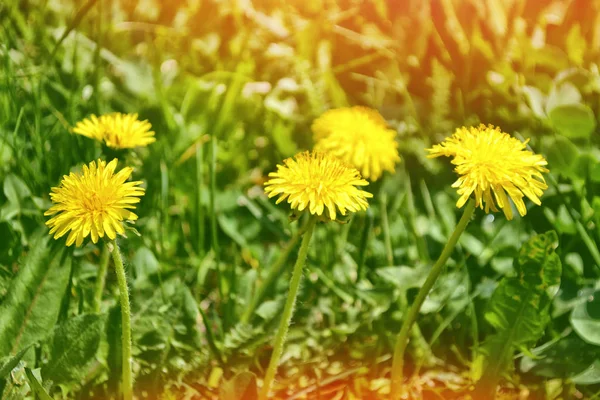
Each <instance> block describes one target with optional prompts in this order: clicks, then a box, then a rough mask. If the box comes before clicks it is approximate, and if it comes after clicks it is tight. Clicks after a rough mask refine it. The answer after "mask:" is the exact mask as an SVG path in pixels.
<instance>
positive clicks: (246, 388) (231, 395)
mask: <svg viewBox="0 0 600 400" xmlns="http://www.w3.org/2000/svg"><path fill="white" fill-rule="evenodd" d="M257 398H258V388H257V386H256V376H255V375H254V374H253V373H252V372H247V371H244V372H240V373H239V374H237V375H236V376H234V377H233V378H232V379H231V380H229V381H226V382H224V383H223V384H222V385H221V388H220V389H219V400H255V399H257Z"/></svg>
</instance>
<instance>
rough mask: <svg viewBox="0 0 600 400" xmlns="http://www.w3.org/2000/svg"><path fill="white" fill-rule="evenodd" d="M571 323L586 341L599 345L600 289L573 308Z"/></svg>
mask: <svg viewBox="0 0 600 400" xmlns="http://www.w3.org/2000/svg"><path fill="white" fill-rule="evenodd" d="M571 325H572V326H573V329H575V332H577V334H578V335H579V337H581V338H582V339H583V340H585V341H586V342H587V343H590V344H594V345H596V346H600V290H598V291H595V292H594V293H591V294H590V295H589V296H588V297H587V298H586V299H585V301H582V302H581V303H579V304H578V305H577V306H575V308H573V311H572V312H571Z"/></svg>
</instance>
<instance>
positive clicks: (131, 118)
mask: <svg viewBox="0 0 600 400" xmlns="http://www.w3.org/2000/svg"><path fill="white" fill-rule="evenodd" d="M150 129H152V125H150V123H149V122H148V121H147V120H144V121H140V120H138V115H137V114H122V113H111V114H106V115H102V116H100V117H96V116H95V115H92V116H91V117H90V118H86V119H84V120H83V121H80V122H78V123H77V124H76V125H75V127H74V128H73V132H75V133H77V134H79V135H83V136H86V137H89V138H90V139H95V140H98V141H101V142H104V143H106V145H107V146H108V147H111V148H113V149H131V148H134V147H143V146H147V145H149V144H150V143H153V142H155V141H156V138H155V137H154V132H153V131H151V130H150Z"/></svg>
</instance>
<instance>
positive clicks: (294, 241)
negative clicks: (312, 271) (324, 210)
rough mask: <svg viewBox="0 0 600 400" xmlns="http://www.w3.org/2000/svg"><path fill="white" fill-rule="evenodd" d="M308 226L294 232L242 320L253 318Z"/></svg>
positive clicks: (246, 321) (245, 321)
mask: <svg viewBox="0 0 600 400" xmlns="http://www.w3.org/2000/svg"><path fill="white" fill-rule="evenodd" d="M307 222H308V221H307ZM307 228H308V224H306V225H304V226H303V227H302V228H300V229H298V230H297V231H296V232H295V233H294V234H293V236H292V238H291V239H290V241H289V242H288V244H287V245H286V247H285V248H284V249H283V251H282V252H281V253H280V254H279V257H278V258H277V260H275V263H274V264H273V265H272V266H271V268H270V269H269V274H268V275H267V277H266V278H265V281H264V282H263V283H262V285H260V286H259V287H258V290H257V292H256V293H255V295H254V296H253V297H252V300H250V304H249V305H248V307H247V308H246V311H245V312H244V314H243V315H242V320H241V321H242V322H243V323H248V322H249V321H250V318H252V314H253V313H254V310H256V307H257V306H258V305H259V304H260V302H261V301H262V300H263V299H264V298H265V296H266V294H267V291H268V290H269V289H270V288H271V286H272V285H273V283H274V282H275V281H276V280H277V278H279V276H280V275H281V270H282V269H283V267H284V266H285V262H286V261H287V259H288V257H289V255H290V253H291V252H292V250H293V249H294V247H296V244H297V243H298V241H299V240H300V237H301V236H302V235H303V234H304V232H306V229H307Z"/></svg>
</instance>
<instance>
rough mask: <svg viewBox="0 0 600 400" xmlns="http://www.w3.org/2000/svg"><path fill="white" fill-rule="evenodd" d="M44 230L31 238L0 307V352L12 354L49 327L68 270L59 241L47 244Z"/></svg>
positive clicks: (51, 324)
mask: <svg viewBox="0 0 600 400" xmlns="http://www.w3.org/2000/svg"><path fill="white" fill-rule="evenodd" d="M49 240H50V236H48V235H46V234H45V233H43V234H42V236H38V237H36V238H34V239H33V241H32V245H31V248H30V250H29V253H28V254H27V256H26V257H25V259H24V260H23V262H22V263H21V265H20V271H19V274H18V275H17V276H16V278H14V280H13V281H12V284H11V285H10V287H9V290H8V293H7V295H6V299H5V300H4V304H3V305H2V307H1V308H0V356H6V355H9V354H16V353H17V352H19V350H21V349H23V348H25V347H26V346H28V345H29V344H31V343H34V342H37V341H38V340H40V339H42V338H44V337H45V336H46V335H47V334H48V333H50V332H51V331H52V329H53V328H54V325H55V324H56V321H57V319H58V314H59V311H60V307H61V301H62V298H63V296H64V294H65V292H66V288H67V284H68V282H69V276H70V274H71V257H70V256H69V254H68V252H66V251H65V247H64V245H63V244H62V243H54V246H49V245H48V241H49Z"/></svg>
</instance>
